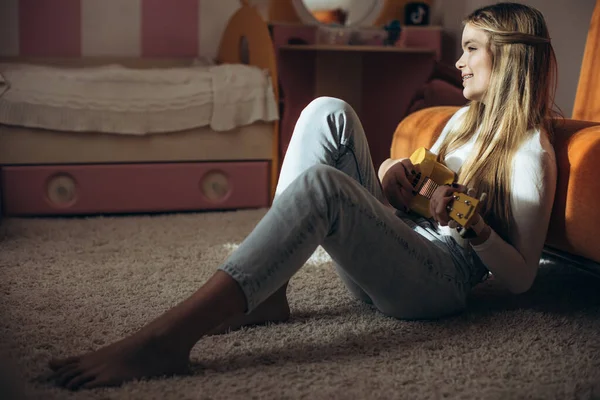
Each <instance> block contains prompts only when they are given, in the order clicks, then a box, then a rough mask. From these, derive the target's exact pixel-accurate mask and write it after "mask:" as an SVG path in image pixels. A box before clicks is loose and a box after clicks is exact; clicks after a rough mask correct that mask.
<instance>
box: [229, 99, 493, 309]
mask: <svg viewBox="0 0 600 400" xmlns="http://www.w3.org/2000/svg"><path fill="white" fill-rule="evenodd" d="M319 245H321V246H322V247H323V248H324V249H325V251H327V253H328V254H329V255H330V256H331V258H332V259H333V261H334V264H335V266H336V269H337V272H338V273H339V276H340V278H341V279H342V281H343V282H344V284H345V285H346V286H347V287H348V289H349V290H350V292H351V293H352V294H353V295H354V296H355V297H356V298H358V299H360V300H362V301H364V302H367V303H369V304H372V305H374V306H375V307H376V308H377V309H378V310H380V311H381V312H382V313H384V314H386V315H389V316H393V317H396V318H402V319H431V318H438V317H442V316H445V315H450V314H454V313H457V312H460V311H461V310H463V309H464V308H465V303H466V298H467V295H468V293H469V291H470V290H471V288H472V287H473V286H474V285H475V284H477V283H478V282H480V281H481V280H482V278H483V277H484V276H485V275H486V273H487V270H486V269H485V267H484V266H483V264H482V263H481V261H480V260H479V259H478V258H477V257H476V255H474V253H472V252H469V251H467V250H464V249H463V248H462V247H460V246H459V245H458V244H456V242H455V241H454V239H453V238H452V237H450V236H442V235H440V234H439V233H438V230H437V229H436V226H435V225H433V223H432V222H430V221H429V220H427V219H425V218H421V217H418V216H416V215H413V214H406V213H404V212H400V211H396V210H394V209H393V208H391V207H390V206H387V205H386V202H385V200H384V195H383V193H382V190H381V186H380V183H379V179H378V177H377V174H376V172H375V170H374V168H373V164H372V161H371V156H370V154H369V147H368V144H367V139H366V136H365V133H364V130H363V128H362V125H361V123H360V121H359V119H358V117H357V115H356V113H355V112H354V110H353V109H352V108H351V107H350V106H349V105H348V104H347V103H345V102H344V101H342V100H339V99H335V98H330V97H321V98H318V99H316V100H314V101H313V102H311V103H310V104H309V105H308V106H307V107H306V108H305V109H304V110H303V111H302V114H301V115H300V118H299V119H298V122H297V124H296V127H295V129H294V133H293V135H292V139H291V141H290V145H289V148H288V150H287V154H286V155H285V159H284V161H283V165H282V170H281V174H280V178H279V182H278V186H277V191H276V197H275V200H274V201H273V204H272V206H271V208H270V209H269V211H268V212H267V213H266V215H265V216H264V217H263V218H262V220H261V221H260V222H259V223H258V224H257V226H256V227H255V229H254V230H253V231H252V232H251V233H250V235H248V237H247V238H246V239H245V240H244V241H243V242H242V243H241V245H240V246H239V247H238V248H237V250H236V251H235V252H234V253H233V254H232V255H231V256H230V257H229V258H228V259H227V260H226V261H225V262H224V264H223V265H221V266H220V267H219V269H220V270H222V271H224V272H226V273H228V274H229V275H230V276H231V277H232V278H233V279H235V280H236V281H237V282H238V284H239V285H240V287H241V288H242V290H243V291H244V293H245V295H246V300H247V310H246V312H247V313H250V312H251V311H252V310H253V309H254V308H256V306H257V305H259V304H260V303H261V302H263V301H264V300H265V299H267V298H268V297H269V296H270V295H271V294H273V293H274V292H275V291H277V289H279V288H280V287H281V286H282V285H283V284H285V283H286V282H287V281H288V280H289V279H290V278H291V277H292V276H293V275H294V274H295V273H296V271H298V270H299V269H300V268H301V267H302V266H303V265H304V263H305V262H306V261H307V260H308V258H309V257H310V256H311V255H312V254H313V252H314V251H315V250H316V249H317V247H318V246H319Z"/></svg>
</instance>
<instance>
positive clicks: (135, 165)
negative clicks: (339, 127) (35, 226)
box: [0, 0, 279, 216]
mask: <svg viewBox="0 0 600 400" xmlns="http://www.w3.org/2000/svg"><path fill="white" fill-rule="evenodd" d="M0 61H2V62H27V63H36V64H44V65H58V66H62V67H83V66H89V65H103V64H109V63H120V64H122V65H125V66H129V67H135V68H151V67H169V66H186V65H191V63H192V61H193V59H184V58H182V59H149V58H106V57H102V58H100V57H94V58H90V57H83V58H76V59H75V58H70V59H67V58H65V59H57V58H38V59H32V58H22V57H10V58H2V59H0ZM217 62H218V63H220V64H223V63H234V64H238V63H243V64H249V65H254V66H257V67H260V68H262V69H266V70H268V71H269V73H270V75H271V81H272V83H273V90H274V92H275V93H274V94H275V99H276V101H277V103H278V102H279V93H278V88H277V82H278V81H277V70H276V61H275V54H274V48H273V44H272V42H271V37H270V34H269V29H268V26H267V24H266V23H265V21H263V19H262V18H261V16H260V15H259V14H258V12H257V11H256V9H255V8H254V7H251V6H250V5H249V4H248V2H247V0H241V7H240V9H239V10H238V11H237V12H236V13H235V14H234V15H233V16H232V17H231V19H230V20H229V23H228V25H227V27H226V29H225V31H224V33H223V37H222V38H221V43H220V48H219V52H218V57H217ZM278 140H279V123H278V121H275V122H257V123H254V124H252V125H248V126H244V127H240V128H236V129H232V130H230V131H227V132H215V131H213V130H211V129H210V128H209V127H202V128H198V129H191V130H186V131H179V132H172V133H165V134H148V135H142V136H134V135H111V134H102V133H89V134H88V133H84V132H59V131H50V130H42V129H34V128H24V127H14V126H6V125H1V124H0V174H1V179H2V181H1V187H2V203H3V214H4V215H7V216H23V215H73V214H104V213H138V212H166V211H186V210H188V211H193V210H219V209H222V210H227V209H239V208H259V207H267V206H269V205H270V202H271V201H272V198H273V195H274V192H275V185H276V182H277V173H278V169H279V159H278V149H279V143H278Z"/></svg>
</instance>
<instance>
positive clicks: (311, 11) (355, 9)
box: [292, 0, 385, 27]
mask: <svg viewBox="0 0 600 400" xmlns="http://www.w3.org/2000/svg"><path fill="white" fill-rule="evenodd" d="M384 2H385V0H293V2H292V3H293V5H294V9H295V10H296V13H297V14H298V17H299V18H300V20H301V21H302V22H303V23H305V24H311V25H316V24H326V25H335V26H352V27H356V26H371V25H373V23H374V22H375V20H376V19H377V17H379V14H381V10H382V9H383V5H384Z"/></svg>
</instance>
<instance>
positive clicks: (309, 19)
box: [292, 0, 386, 27]
mask: <svg viewBox="0 0 600 400" xmlns="http://www.w3.org/2000/svg"><path fill="white" fill-rule="evenodd" d="M358 1H364V0H358ZM373 1H374V4H373V7H372V8H371V12H370V13H369V14H367V15H366V16H365V17H364V18H362V19H361V20H360V21H357V22H355V23H353V24H350V25H344V26H345V27H359V26H362V27H366V26H372V25H373V24H374V23H375V21H377V19H378V18H379V16H380V15H381V12H382V11H383V8H384V6H385V3H386V0H373ZM292 5H293V6H294V10H295V11H296V14H297V15H298V18H299V19H300V21H301V22H303V23H304V24H309V25H321V23H320V22H319V21H318V20H317V19H316V18H315V17H314V16H313V15H312V13H311V12H310V11H309V10H308V9H307V8H306V6H305V5H304V0H292Z"/></svg>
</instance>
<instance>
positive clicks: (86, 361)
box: [48, 332, 189, 390]
mask: <svg viewBox="0 0 600 400" xmlns="http://www.w3.org/2000/svg"><path fill="white" fill-rule="evenodd" d="M188 362H189V349H178V348H175V347H174V346H173V345H172V344H169V343H168V342H165V341H163V340H160V339H157V338H156V337H152V336H149V335H147V334H145V333H143V332H140V333H138V334H135V335H133V336H130V337H127V338H125V339H123V340H121V341H118V342H116V343H113V344H111V345H109V346H106V347H103V348H101V349H99V350H97V351H94V352H90V353H87V354H83V355H81V356H77V357H69V358H66V359H62V360H52V361H50V363H49V366H50V368H51V369H52V370H53V371H54V373H53V374H52V375H51V376H50V377H49V378H48V379H49V380H53V381H55V382H56V383H57V384H58V385H60V386H63V387H65V388H67V389H71V390H75V389H79V388H85V389H91V388H95V387H99V386H117V385H120V384H121V383H123V382H125V381H129V380H133V379H137V378H142V377H148V378H150V377H156V376H163V375H173V374H185V373H187V372H188V371H189V369H188Z"/></svg>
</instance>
